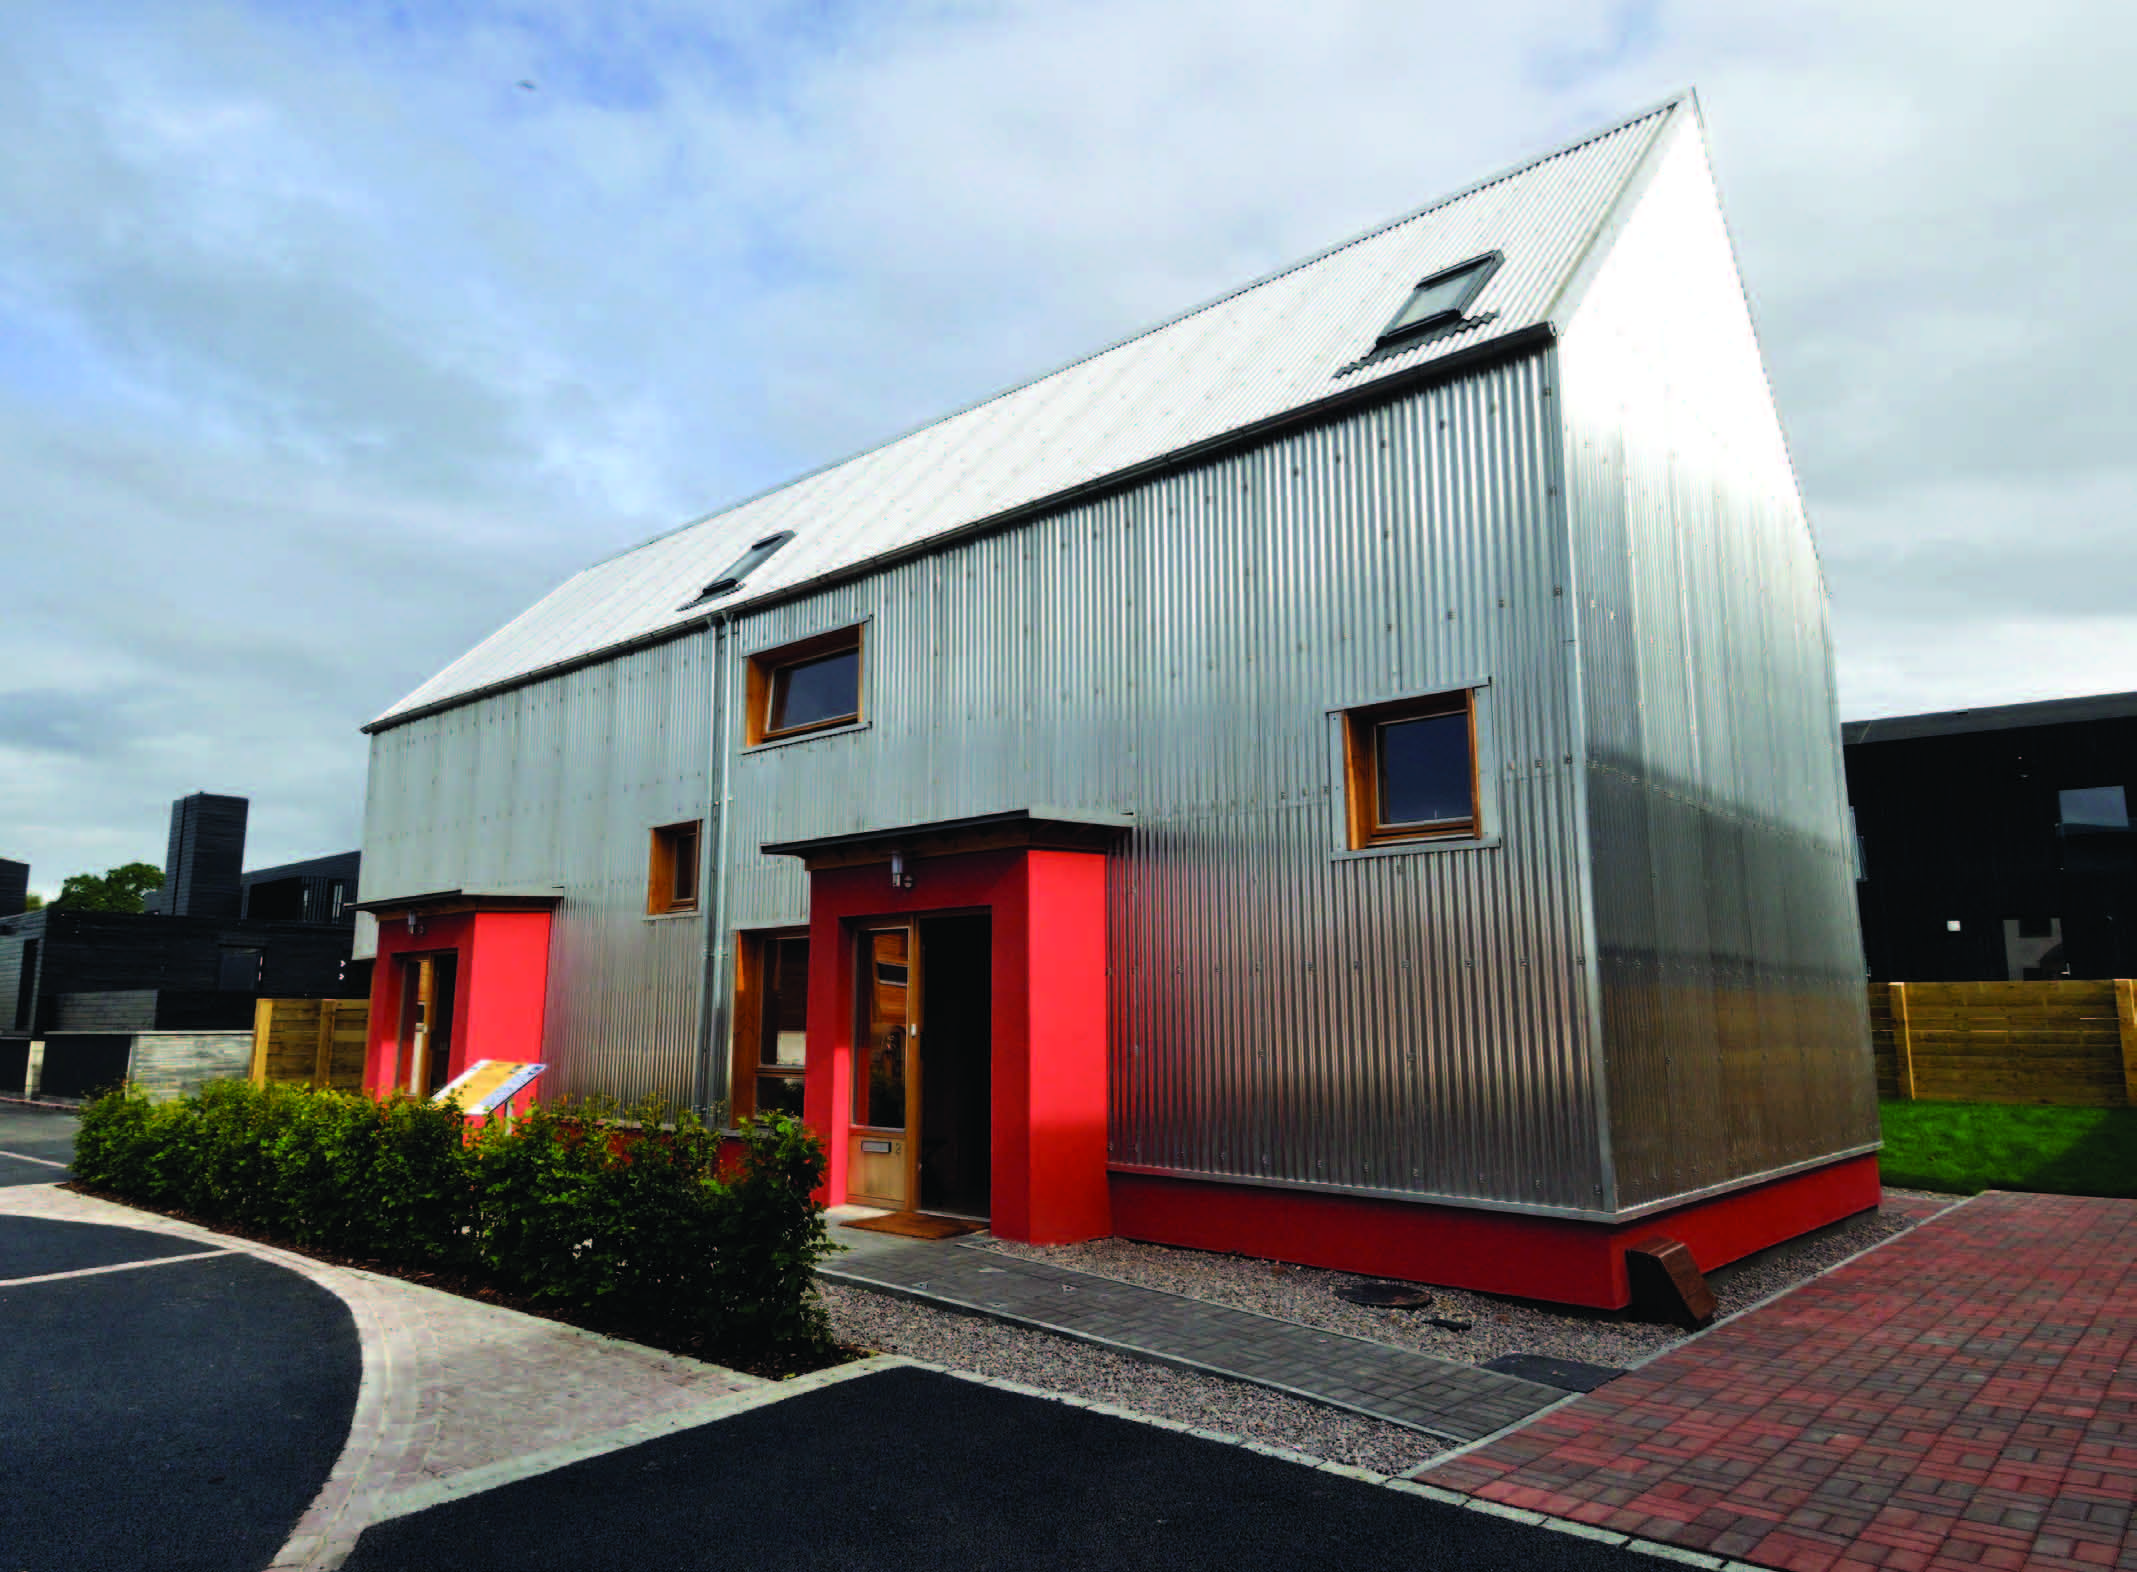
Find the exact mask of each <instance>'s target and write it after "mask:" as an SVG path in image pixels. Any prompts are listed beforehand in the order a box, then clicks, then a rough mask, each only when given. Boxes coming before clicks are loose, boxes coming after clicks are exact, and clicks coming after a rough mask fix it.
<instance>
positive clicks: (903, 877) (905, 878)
mask: <svg viewBox="0 0 2137 1572" xmlns="http://www.w3.org/2000/svg"><path fill="white" fill-rule="evenodd" d="M890 887H891V888H892V889H894V890H909V889H911V888H912V887H913V876H912V875H911V874H909V873H907V872H906V871H905V853H904V852H895V851H894V852H892V853H891V854H890Z"/></svg>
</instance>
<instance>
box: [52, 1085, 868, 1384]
mask: <svg viewBox="0 0 2137 1572" xmlns="http://www.w3.org/2000/svg"><path fill="white" fill-rule="evenodd" d="M721 1147H722V1138H721V1136H720V1133H719V1132H718V1131H717V1130H714V1129H712V1128H710V1127H708V1126H707V1125H706V1124H705V1123H704V1122H703V1121H702V1120H700V1119H699V1118H698V1117H697V1116H696V1115H695V1114H694V1113H692V1112H691V1111H690V1110H688V1109H677V1108H674V1107H672V1106H670V1105H668V1104H667V1103H665V1102H662V1101H659V1100H652V1101H648V1102H645V1103H642V1104H639V1105H637V1106H635V1107H631V1108H628V1109H619V1108H617V1107H616V1105H614V1104H613V1103H610V1102H607V1101H603V1100H596V1101H591V1102H580V1103H573V1102H569V1101H566V1102H562V1103H557V1104H537V1105H536V1106H535V1108H534V1109H533V1110H532V1112H531V1113H530V1114H528V1115H527V1116H526V1117H524V1118H522V1119H520V1120H518V1121H517V1122H515V1123H510V1124H508V1123H506V1122H505V1121H504V1120H502V1119H492V1120H490V1121H489V1122H488V1123H487V1124H485V1125H484V1126H483V1127H481V1128H480V1129H479V1130H478V1131H476V1132H475V1133H474V1135H473V1136H472V1138H470V1135H469V1130H468V1126H467V1124H466V1122H465V1121H464V1120H463V1118H462V1116H461V1114H460V1111H459V1109H458V1108H457V1106H453V1105H448V1104H437V1103H431V1102H422V1101H416V1100H414V1099H411V1098H407V1097H394V1098H391V1099H389V1100H387V1101H385V1102H376V1101H373V1100H372V1099H371V1098H369V1097H365V1096H361V1095H355V1094H350V1093H345V1092H313V1091H306V1090H303V1089H301V1088H297V1087H287V1086H267V1087H255V1086H252V1085H249V1084H247V1083H244V1082H225V1083H220V1084H216V1085H213V1086H210V1087H208V1088H206V1089H205V1090H203V1091H202V1092H200V1093H199V1094H198V1095H197V1096H194V1097H190V1098H184V1099H180V1100H178V1101H175V1102H169V1103H162V1104H153V1103H150V1102H149V1101H148V1100H147V1098H146V1097H144V1096H143V1095H142V1094H141V1093H140V1092H138V1091H135V1090H132V1089H121V1090H118V1091H114V1092H110V1093H107V1094H105V1095H104V1096H102V1097H99V1098H97V1099H95V1100H94V1101H93V1102H91V1103H89V1104H88V1105H87V1106H86V1107H85V1108H84V1109H83V1111H82V1122H81V1128H80V1132H79V1134H78V1135H77V1137H76V1141H75V1162H74V1166H75V1172H76V1174H77V1175H78V1176H79V1177H80V1179H81V1180H82V1182H83V1183H85V1184H87V1185H89V1186H91V1187H93V1188H95V1189H99V1190H105V1191H109V1192H111V1193H113V1194H116V1195H120V1196H124V1197H126V1198H128V1199H132V1200H139V1201H143V1202H146V1203H148V1204H150V1205H158V1206H168V1207H172V1208H175V1209H178V1210H182V1211H186V1212H190V1213H193V1214H194V1215H196V1216H200V1217H203V1218H207V1219H210V1220H212V1221H219V1222H226V1223H231V1224H236V1225H239V1226H242V1227H247V1228H251V1229H255V1230H258V1231H260V1232H262V1233H265V1234H267V1235H269V1236H271V1237H274V1238H278V1239H285V1240H287V1241H289V1242H290V1243H292V1244H297V1245H302V1246H305V1247H307V1248H313V1249H322V1250H329V1251H334V1252H337V1253H341V1254H346V1255H352V1256H356V1257H359V1258H361V1259H366V1260H376V1261H380V1262H383V1263H387V1264H391V1265H397V1266H408V1267H424V1268H443V1269H449V1270H455V1271H470V1270H471V1271H474V1272H477V1273H479V1274H481V1275H482V1276H483V1277H485V1278H487V1279H488V1281H490V1282H491V1283H493V1284H494V1285H495V1286H497V1287H498V1288H500V1289H504V1290H506V1291H508V1292H511V1293H516V1294H524V1295H526V1296H528V1297H530V1298H533V1299H535V1300H538V1301H541V1302H543V1303H545V1304H549V1305H553V1306H554V1307H556V1308H557V1309H558V1310H559V1311H561V1312H563V1313H566V1314H568V1315H571V1316H573V1317H574V1318H575V1319H585V1320H588V1321H591V1322H593V1323H595V1324H598V1325H601V1326H603V1327H605V1328H607V1329H610V1330H615V1331H618V1332H622V1333H624V1334H625V1335H630V1336H639V1337H644V1338H647V1339H649V1340H652V1341H656V1342H667V1343H671V1344H674V1343H684V1344H688V1345H689V1346H692V1347H695V1348H700V1349H702V1350H704V1351H706V1352H708V1353H709V1354H711V1355H713V1356H716V1357H720V1356H724V1357H729V1358H745V1359H750V1360H756V1361H769V1362H772V1363H775V1364H780V1365H784V1366H790V1367H791V1366H794V1365H797V1364H802V1363H807V1362H811V1361H815V1360H820V1359H821V1358H823V1357H825V1356H826V1355H827V1354H828V1353H829V1351H830V1349H831V1346H832V1344H831V1337H830V1331H829V1327H828V1324H827V1322H826V1321H825V1318H824V1313H823V1309H822V1306H821V1305H820V1303H819V1302H818V1300H817V1298H816V1292H815V1285H814V1280H813V1275H812V1274H813V1271H814V1268H815V1266H816V1264H817V1262H818V1261H820V1260H821V1259H822V1258H823V1256H824V1254H825V1253H826V1252H827V1251H828V1249H829V1248H830V1245H829V1242H828V1240H827V1238H826V1235H825V1231H824V1222H823V1216H822V1214H821V1213H820V1212H819V1211H818V1210H817V1208H816V1206H815V1204H814V1202H813V1201H812V1200H811V1199H810V1192H811V1191H812V1190H813V1189H814V1188H815V1187H816V1186H817V1185H818V1184H820V1183H822V1181H823V1175H824V1154H823V1148H822V1146H821V1144H820V1143H818V1141H817V1140H816V1138H815V1136H813V1135H812V1134H810V1132H809V1131H808V1130H807V1129H805V1128H804V1127H803V1126H802V1125H801V1124H800V1123H799V1122H798V1121H796V1120H794V1119H793V1118H791V1117H786V1116H772V1117H770V1118H765V1119H761V1120H756V1121H752V1122H751V1123H750V1124H749V1125H747V1126H746V1127H745V1130H744V1142H743V1152H742V1161H741V1165H740V1171H739V1173H738V1174H737V1175H736V1176H734V1177H733V1178H732V1179H731V1180H730V1179H724V1178H722V1176H721V1173H720V1160H721Z"/></svg>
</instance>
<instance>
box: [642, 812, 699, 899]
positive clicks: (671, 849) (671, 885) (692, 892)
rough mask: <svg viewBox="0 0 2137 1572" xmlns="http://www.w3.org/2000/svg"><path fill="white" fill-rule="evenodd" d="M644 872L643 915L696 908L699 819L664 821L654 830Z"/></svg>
mask: <svg viewBox="0 0 2137 1572" xmlns="http://www.w3.org/2000/svg"><path fill="white" fill-rule="evenodd" d="M648 861H649V866H648V868H647V872H646V915H647V916H649V917H663V916H666V915H667V914H668V913H669V912H694V911H696V910H697V881H698V821H697V820H696V819H692V820H690V821H689V822H688V823H687V824H664V825H662V826H661V827H660V828H659V829H657V830H655V831H654V832H653V854H652V856H651V858H650V859H649V860H648Z"/></svg>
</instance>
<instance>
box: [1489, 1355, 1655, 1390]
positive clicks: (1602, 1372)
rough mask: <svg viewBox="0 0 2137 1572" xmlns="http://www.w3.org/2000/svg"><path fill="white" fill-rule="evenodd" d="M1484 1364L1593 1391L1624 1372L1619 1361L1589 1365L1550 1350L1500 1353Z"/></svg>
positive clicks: (1561, 1386)
mask: <svg viewBox="0 0 2137 1572" xmlns="http://www.w3.org/2000/svg"><path fill="white" fill-rule="evenodd" d="M1484 1368H1485V1369H1487V1370H1496V1371H1498V1372H1499V1374H1501V1375H1510V1376H1519V1377H1521V1379H1522V1380H1524V1381H1536V1382H1540V1383H1541V1384H1543V1385H1544V1386H1555V1387H1557V1388H1558V1389H1559V1390H1560V1391H1562V1392H1593V1391H1594V1390H1595V1389H1596V1388H1597V1387H1599V1386H1603V1385H1605V1384H1607V1383H1609V1382H1611V1381H1615V1380H1616V1379H1617V1378H1618V1377H1619V1376H1621V1375H1623V1374H1624V1373H1625V1372H1624V1371H1623V1370H1621V1369H1619V1368H1618V1367H1617V1366H1616V1365H1587V1364H1582V1363H1581V1362H1580V1361H1579V1360H1578V1359H1553V1358H1551V1357H1550V1356H1549V1355H1547V1354H1501V1355H1500V1356H1499V1357H1498V1358H1497V1359H1492V1360H1488V1361H1486V1362H1485V1365H1484Z"/></svg>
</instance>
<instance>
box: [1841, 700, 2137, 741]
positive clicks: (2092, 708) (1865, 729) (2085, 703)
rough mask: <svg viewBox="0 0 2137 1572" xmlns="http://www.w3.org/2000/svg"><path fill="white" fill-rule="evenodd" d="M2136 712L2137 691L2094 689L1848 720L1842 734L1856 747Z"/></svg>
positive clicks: (2110, 717) (2122, 717) (2113, 717)
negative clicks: (2076, 694) (2028, 700)
mask: <svg viewBox="0 0 2137 1572" xmlns="http://www.w3.org/2000/svg"><path fill="white" fill-rule="evenodd" d="M2132 716H2137V693H2095V694H2088V695H2086V696H2085V697H2083V698H2075V699H2039V700H2036V701H2035V702H2033V703H2031V704H1990V705H1983V706H1982V707H1981V708H1979V709H1971V710H1938V711H1935V712H1934V713H1932V714H1928V715H1892V716H1886V717H1884V718H1883V719H1879V720H1859V721H1849V722H1847V723H1846V724H1845V725H1843V726H1842V727H1841V728H1840V739H1841V741H1842V742H1844V743H1846V744H1847V745H1848V746H1849V747H1854V746H1856V745H1857V744H1858V743H1865V742H1912V741H1915V740H1916V739H1918V738H1922V737H1958V736H1963V735H1964V734H1966V733H1968V732H1977V731H2016V730H2018V729H2019V728H2021V727H2025V726H2069V725H2074V724H2076V723H2078V722H2080V721H2099V720H2128V719H2129V718H2131V717H2132Z"/></svg>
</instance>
